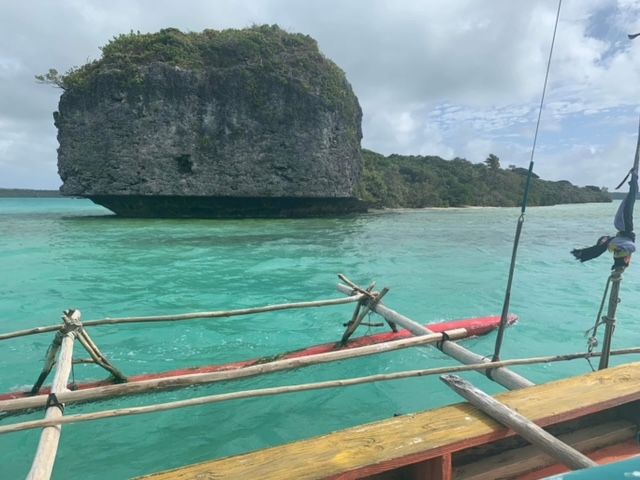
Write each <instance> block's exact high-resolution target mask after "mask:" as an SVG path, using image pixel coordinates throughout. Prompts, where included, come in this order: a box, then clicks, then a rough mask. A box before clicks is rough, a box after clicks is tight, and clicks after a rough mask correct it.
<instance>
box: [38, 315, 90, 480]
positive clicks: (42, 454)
mask: <svg viewBox="0 0 640 480" xmlns="http://www.w3.org/2000/svg"><path fill="white" fill-rule="evenodd" d="M79 327H80V312H79V311H77V310H76V311H74V312H73V313H72V314H71V315H70V317H69V322H68V323H67V324H65V326H64V327H63V330H61V331H62V332H63V334H62V340H61V343H60V355H59V357H58V362H57V365H56V374H55V376H54V378H53V385H52V386H51V394H49V397H48V399H47V410H46V412H45V417H44V418H45V421H53V420H56V419H59V418H61V417H62V413H63V411H64V405H63V404H61V403H59V402H58V399H57V397H56V395H58V394H60V393H62V392H64V391H66V390H67V382H68V381H69V374H70V372H71V362H72V358H73V340H74V338H75V336H76V332H77V329H78V328H79ZM60 431H61V427H60V425H53V426H48V427H44V429H43V430H42V435H41V437H40V443H39V444H38V450H37V451H36V455H35V458H34V459H33V464H32V466H31V471H30V472H29V475H27V480H48V479H49V478H50V477H51V472H52V471H53V464H54V463H55V460H56V452H57V450H58V443H59V441H60Z"/></svg>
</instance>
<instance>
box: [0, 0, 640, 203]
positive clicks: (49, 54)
mask: <svg viewBox="0 0 640 480" xmlns="http://www.w3.org/2000/svg"><path fill="white" fill-rule="evenodd" d="M557 10H558V0H518V1H515V0H446V1H445V0H182V1H180V2H178V1H175V0H174V1H168V0H110V1H108V2H107V1H98V0H57V1H55V2H52V1H50V0H1V1H0V188H36V189H56V188H58V187H59V186H60V185H61V183H62V182H61V180H60V177H59V176H58V173H57V152H56V149H57V147H58V142H57V140H56V128H55V126H54V125H53V112H54V111H55V110H56V109H57V105H58V100H59V98H60V94H61V93H62V91H61V90H59V89H57V88H54V87H52V86H50V85H42V84H38V83H36V82H35V80H34V75H36V74H42V73H45V72H47V71H48V70H49V68H55V69H57V70H58V71H59V72H65V71H67V70H68V69H69V68H71V67H73V66H79V65H82V64H84V63H86V62H87V61H91V60H95V59H98V58H100V55H101V53H100V49H99V47H100V46H103V45H105V44H106V43H108V42H109V40H111V39H112V38H113V37H114V36H116V35H118V34H120V33H128V32H130V31H131V30H133V31H140V32H156V31H158V30H160V29H161V28H166V27H175V28H179V29H180V30H182V31H192V32H200V31H202V30H204V29H207V28H211V29H216V30H223V29H227V28H245V27H250V26H251V25H254V24H258V25H261V24H278V25H279V26H280V27H282V28H284V29H286V30H288V31H290V32H295V33H304V34H307V35H310V36H311V37H313V38H314V39H316V40H317V42H318V46H319V48H320V50H321V51H322V52H323V53H324V55H325V56H327V57H328V58H330V59H331V60H333V61H334V62H335V63H336V64H337V65H338V66H339V67H340V68H342V70H344V72H345V73H346V76H347V79H348V80H349V82H350V83H351V85H352V86H353V89H354V92H355V94H356V95H357V96H358V99H359V101H360V105H361V106H362V110H363V120H362V129H363V135H364V138H363V139H362V146H363V147H364V148H367V149H370V150H373V151H375V152H378V153H382V154H384V155H390V154H394V153H395V154H401V155H438V156H441V157H443V158H445V159H452V158H455V157H461V158H466V159H467V160H469V161H471V162H473V163H479V162H483V161H484V160H485V159H486V158H487V156H488V155H489V154H490V153H493V154H494V155H497V156H498V157H499V158H500V162H501V166H502V167H505V168H506V167H508V166H509V165H515V166H518V167H524V168H527V167H528V165H529V162H530V160H531V158H532V150H533V144H534V133H535V131H536V123H537V119H538V115H539V112H540V104H541V96H542V92H543V85H544V82H545V73H546V71H547V62H548V58H549V51H550V48H551V43H552V38H553V31H554V24H555V20H556V12H557ZM638 32H640V0H562V5H561V9H560V21H559V25H558V31H557V36H556V40H555V45H554V50H553V57H552V61H551V66H550V70H549V80H548V87H547V91H546V96H545V100H544V103H543V108H542V113H541V121H540V129H539V133H538V137H537V141H536V147H535V153H534V155H533V161H534V172H535V173H536V174H538V175H539V176H540V177H541V178H543V179H545V180H568V181H570V182H571V183H573V184H576V185H580V186H582V185H596V186H599V187H603V186H604V187H607V188H609V189H610V190H611V189H613V188H614V187H615V186H616V185H617V184H618V183H619V182H620V181H621V180H622V178H624V176H625V174H626V172H627V171H628V170H629V169H630V168H631V165H632V164H633V158H634V153H635V149H636V139H637V135H638V117H639V115H640V38H638V39H637V40H635V41H630V40H629V39H628V38H627V34H628V33H638Z"/></svg>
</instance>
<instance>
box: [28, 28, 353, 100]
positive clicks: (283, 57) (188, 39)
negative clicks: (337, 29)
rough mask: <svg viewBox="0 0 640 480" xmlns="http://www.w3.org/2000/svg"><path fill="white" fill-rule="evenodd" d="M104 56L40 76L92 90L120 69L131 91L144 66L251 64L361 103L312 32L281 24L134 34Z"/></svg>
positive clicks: (125, 36)
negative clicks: (347, 88) (104, 76)
mask: <svg viewBox="0 0 640 480" xmlns="http://www.w3.org/2000/svg"><path fill="white" fill-rule="evenodd" d="M101 50H102V57H101V58H100V59H99V60H94V61H92V62H89V63H87V64H85V65H82V66H80V67H73V68H71V69H70V70H69V71H67V72H66V73H65V74H59V73H58V72H57V70H55V69H50V70H49V72H48V73H46V74H44V75H36V80H37V81H39V82H43V83H53V84H55V85H57V86H59V87H60V88H62V89H64V90H65V91H74V90H75V91H77V90H87V89H90V88H91V87H92V82H93V81H94V80H95V79H96V78H97V77H98V75H99V74H100V73H104V72H107V71H109V72H112V73H116V74H117V75H118V76H119V78H120V80H121V82H122V87H123V88H125V89H130V88H135V87H137V86H139V85H140V83H142V82H144V68H145V67H148V66H150V65H152V64H154V63H164V64H168V65H171V66H174V67H177V68H179V69H182V70H192V71H199V72H206V71H208V70H220V69H229V68H249V69H250V70H251V74H252V75H253V74H255V73H256V72H260V74H261V75H264V76H266V75H274V76H276V77H279V78H288V79H296V80H297V81H299V82H301V83H302V84H303V85H304V86H305V87H306V89H307V90H308V91H310V92H314V93H315V94H316V95H319V96H320V97H321V98H322V99H323V100H324V101H325V102H326V103H327V104H328V105H334V106H335V107H336V108H338V106H339V107H340V108H341V109H343V108H344V107H345V103H347V104H348V105H346V106H347V107H349V109H350V110H353V111H354V112H355V111H356V110H357V109H359V107H358V105H357V104H356V103H355V102H354V101H353V99H352V98H350V96H349V95H347V93H346V91H345V88H344V86H345V83H346V77H345V74H344V72H343V71H342V70H341V69H340V68H339V67H338V66H337V65H336V64H335V63H333V62H332V61H331V60H329V59H327V58H326V57H325V56H324V55H323V54H322V53H321V52H320V50H319V49H318V44H317V42H316V41H315V40H314V39H313V38H311V37H310V36H308V35H303V34H301V33H289V32H287V31H285V30H283V29H281V28H280V27H278V26H277V25H254V26H252V27H250V28H245V29H242V30H237V29H228V30H222V31H217V30H210V29H207V30H204V31H203V32H200V33H196V32H187V33H184V32H182V31H180V30H178V29H176V28H165V29H162V30H160V31H159V32H156V33H140V32H133V31H132V32H130V33H127V34H121V35H118V36H117V37H114V38H113V39H112V40H111V41H110V42H109V43H107V44H106V45H105V46H104V47H102V48H101Z"/></svg>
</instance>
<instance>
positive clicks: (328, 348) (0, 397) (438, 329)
mask: <svg viewBox="0 0 640 480" xmlns="http://www.w3.org/2000/svg"><path fill="white" fill-rule="evenodd" d="M517 319H518V317H517V316H515V315H510V316H509V317H508V318H507V323H508V324H509V325H511V324H513V323H514V322H516V320H517ZM499 325H500V317H499V316H492V317H481V318H470V319H465V320H454V321H450V322H442V323H434V324H429V325H425V326H426V327H427V328H428V329H429V330H431V331H432V332H434V333H442V332H445V331H451V330H456V329H460V328H464V329H465V330H467V337H478V336H482V335H486V334H488V333H490V332H492V331H493V330H495V329H496V328H498V326H499ZM412 336H413V334H412V333H411V332H410V331H409V330H399V331H397V332H393V331H391V332H383V333H376V334H373V335H366V336H363V337H358V338H354V339H352V340H349V341H348V342H347V344H346V345H341V344H340V342H332V343H325V344H322V345H315V346H312V347H307V348H303V349H301V350H295V351H292V352H286V353H281V354H276V355H271V356H267V357H260V358H254V359H251V360H243V361H239V362H232V363H224V364H218V365H209V366H202V367H194V368H182V369H178V370H172V371H169V372H161V373H148V374H143V375H136V376H131V377H128V378H127V382H128V383H136V382H143V381H146V380H159V379H169V378H175V377H180V376H183V375H191V374H196V373H211V372H221V371H228V370H237V369H241V368H245V367H250V366H253V365H259V364H265V363H269V362H272V361H275V360H284V359H290V358H301V357H311V356H314V355H319V354H322V353H328V352H333V351H336V350H344V349H351V348H357V347H364V346H367V345H375V344H379V343H387V342H393V341H396V340H401V339H404V338H409V337H412ZM113 383H114V379H113V378H107V379H105V380H99V381H92V382H85V383H77V384H74V385H69V389H70V390H87V389H91V388H96V387H103V386H106V385H112V384H113ZM49 393H50V389H49V388H41V389H40V391H39V393H38V395H48V394H49ZM29 396H31V394H30V392H29V391H20V392H11V393H5V394H0V401H4V400H11V399H15V398H24V397H29Z"/></svg>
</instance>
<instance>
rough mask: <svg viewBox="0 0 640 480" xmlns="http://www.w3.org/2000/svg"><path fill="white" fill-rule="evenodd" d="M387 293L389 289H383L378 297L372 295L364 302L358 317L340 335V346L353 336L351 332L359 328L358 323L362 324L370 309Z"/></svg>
mask: <svg viewBox="0 0 640 480" xmlns="http://www.w3.org/2000/svg"><path fill="white" fill-rule="evenodd" d="M388 292H389V289H388V288H386V287H385V288H383V289H382V291H381V292H380V293H379V294H378V295H374V296H373V298H370V299H369V300H367V301H366V303H365V307H364V309H363V310H362V312H360V315H358V317H357V318H356V319H355V320H353V321H351V322H350V323H349V325H348V326H347V330H346V331H345V332H344V335H342V340H340V343H341V344H342V345H346V344H347V340H349V337H350V336H351V335H353V332H355V331H356V329H357V328H358V327H359V326H360V323H361V322H362V320H363V319H364V317H365V316H366V315H367V313H369V312H370V311H371V309H372V308H373V307H374V306H375V305H377V304H378V303H379V302H380V300H382V297H384V296H385V295H386V294H387V293H388Z"/></svg>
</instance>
